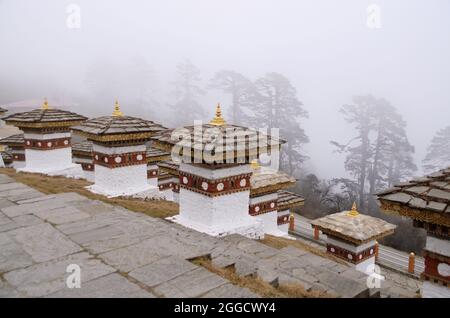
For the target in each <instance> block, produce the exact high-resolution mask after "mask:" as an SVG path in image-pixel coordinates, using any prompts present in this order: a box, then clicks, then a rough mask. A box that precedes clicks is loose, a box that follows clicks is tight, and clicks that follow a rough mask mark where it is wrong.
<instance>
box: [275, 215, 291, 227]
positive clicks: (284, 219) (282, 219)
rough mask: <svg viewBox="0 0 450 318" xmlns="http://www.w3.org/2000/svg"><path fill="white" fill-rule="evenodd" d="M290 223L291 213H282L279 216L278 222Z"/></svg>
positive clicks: (280, 223)
mask: <svg viewBox="0 0 450 318" xmlns="http://www.w3.org/2000/svg"><path fill="white" fill-rule="evenodd" d="M287 223H289V214H285V215H281V216H279V217H278V218H277V224H278V225H283V224H287Z"/></svg>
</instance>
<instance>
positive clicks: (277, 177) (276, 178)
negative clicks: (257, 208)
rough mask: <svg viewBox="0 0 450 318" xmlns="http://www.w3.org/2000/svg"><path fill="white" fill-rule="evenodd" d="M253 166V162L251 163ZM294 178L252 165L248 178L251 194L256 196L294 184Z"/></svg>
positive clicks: (280, 172)
mask: <svg viewBox="0 0 450 318" xmlns="http://www.w3.org/2000/svg"><path fill="white" fill-rule="evenodd" d="M252 165H253V166H254V164H252ZM295 183H296V180H295V178H294V177H291V176H290V175H288V174H286V173H284V172H282V171H278V170H274V169H270V168H266V167H259V166H258V167H254V170H253V174H252V177H251V178H250V184H251V190H250V195H251V196H257V195H260V194H265V193H271V192H276V191H278V190H281V189H286V188H290V187H292V186H294V185H295Z"/></svg>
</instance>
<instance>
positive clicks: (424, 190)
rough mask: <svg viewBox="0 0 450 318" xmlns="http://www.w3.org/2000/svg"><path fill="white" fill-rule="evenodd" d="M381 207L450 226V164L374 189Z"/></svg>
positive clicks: (417, 218)
mask: <svg viewBox="0 0 450 318" xmlns="http://www.w3.org/2000/svg"><path fill="white" fill-rule="evenodd" d="M377 197H378V201H379V202H380V207H381V209H382V210H383V211H385V212H388V213H393V214H398V215H401V216H407V217H410V218H412V219H414V220H417V221H420V222H426V223H432V224H438V225H443V226H446V227H450V167H448V168H447V169H442V170H439V171H437V172H435V173H432V174H430V175H427V176H424V177H421V178H416V179H413V180H411V181H408V182H403V183H399V184H396V185H395V186H394V187H393V188H390V189H387V190H385V191H382V192H379V193H377Z"/></svg>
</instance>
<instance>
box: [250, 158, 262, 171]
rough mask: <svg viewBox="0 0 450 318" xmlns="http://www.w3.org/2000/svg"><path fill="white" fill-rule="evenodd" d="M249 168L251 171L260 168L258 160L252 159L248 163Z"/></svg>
mask: <svg viewBox="0 0 450 318" xmlns="http://www.w3.org/2000/svg"><path fill="white" fill-rule="evenodd" d="M250 166H251V167H252V169H253V170H258V169H259V168H261V167H260V165H259V161H258V159H253V160H252V162H251V163H250Z"/></svg>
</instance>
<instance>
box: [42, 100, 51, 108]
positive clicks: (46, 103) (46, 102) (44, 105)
mask: <svg viewBox="0 0 450 318" xmlns="http://www.w3.org/2000/svg"><path fill="white" fill-rule="evenodd" d="M42 109H49V107H48V100H47V97H46V98H44V103H42Z"/></svg>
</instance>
